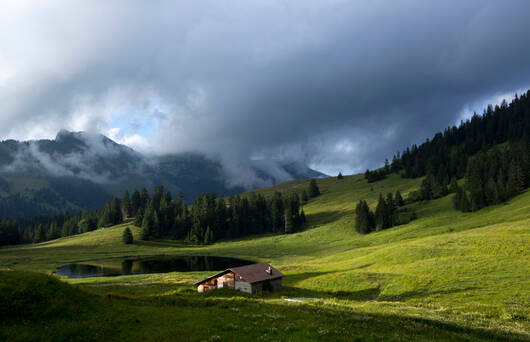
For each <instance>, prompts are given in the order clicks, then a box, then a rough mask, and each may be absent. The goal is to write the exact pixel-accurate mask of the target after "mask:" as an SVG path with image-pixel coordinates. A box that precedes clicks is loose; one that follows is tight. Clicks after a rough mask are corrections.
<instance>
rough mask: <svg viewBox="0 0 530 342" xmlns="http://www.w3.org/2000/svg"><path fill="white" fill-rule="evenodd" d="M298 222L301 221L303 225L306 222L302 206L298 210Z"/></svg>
mask: <svg viewBox="0 0 530 342" xmlns="http://www.w3.org/2000/svg"><path fill="white" fill-rule="evenodd" d="M300 222H301V223H302V225H304V224H305V222H306V218H305V213H304V208H302V210H301V211H300Z"/></svg>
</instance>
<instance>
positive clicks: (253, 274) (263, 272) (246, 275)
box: [195, 262, 283, 285]
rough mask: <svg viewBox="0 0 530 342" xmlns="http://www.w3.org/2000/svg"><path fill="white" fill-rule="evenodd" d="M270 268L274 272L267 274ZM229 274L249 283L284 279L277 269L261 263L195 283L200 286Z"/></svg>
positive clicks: (232, 269)
mask: <svg viewBox="0 0 530 342" xmlns="http://www.w3.org/2000/svg"><path fill="white" fill-rule="evenodd" d="M269 267H270V268H271V271H272V272H271V274H269V273H268V272H267V270H268V269H269ZM228 272H234V273H235V274H237V275H239V276H240V277H241V278H243V280H244V281H245V282H247V283H258V282H260V281H265V280H274V279H278V278H282V277H283V274H282V272H280V271H278V270H277V269H275V268H274V267H272V266H271V265H269V264H267V263H266V262H260V263H258V264H251V265H247V266H241V267H234V268H229V269H227V270H224V271H223V272H220V273H217V274H216V275H213V276H211V277H208V278H206V279H203V280H201V281H199V282H197V283H195V285H199V284H201V283H203V282H205V281H207V280H210V279H212V278H216V277H219V276H221V275H223V274H225V273H228Z"/></svg>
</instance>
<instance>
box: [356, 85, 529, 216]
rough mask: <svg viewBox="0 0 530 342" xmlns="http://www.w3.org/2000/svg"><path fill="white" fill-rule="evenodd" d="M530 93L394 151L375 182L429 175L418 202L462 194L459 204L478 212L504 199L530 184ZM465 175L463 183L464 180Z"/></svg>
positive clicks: (374, 174)
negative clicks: (395, 175)
mask: <svg viewBox="0 0 530 342" xmlns="http://www.w3.org/2000/svg"><path fill="white" fill-rule="evenodd" d="M529 97H530V91H528V92H527V93H525V94H522V95H521V96H519V95H517V94H516V95H515V98H514V100H513V101H512V102H511V103H510V104H508V103H507V102H506V101H503V102H502V103H501V105H497V106H495V107H493V106H491V105H490V106H488V107H487V109H485V110H484V113H483V114H482V115H478V114H476V113H475V114H474V115H473V117H472V118H471V119H469V120H466V121H463V122H461V124H460V125H459V126H458V127H457V126H452V127H448V128H446V129H445V130H444V131H443V132H439V133H437V134H435V135H434V137H433V138H432V139H427V141H426V142H424V143H423V144H421V145H419V146H417V145H413V146H412V147H410V148H407V149H406V150H404V151H403V152H402V153H401V154H400V153H398V154H396V155H394V158H393V159H392V163H389V162H388V160H387V161H386V162H385V166H384V167H383V168H381V169H379V170H374V171H370V170H367V171H366V173H365V177H366V179H367V180H368V181H369V182H375V181H378V180H381V179H383V178H384V177H386V175H387V174H389V173H392V172H397V173H399V174H400V175H401V177H403V178H417V177H423V176H425V179H424V181H423V183H422V186H421V189H420V191H419V192H418V193H415V194H413V195H412V196H413V199H415V200H430V199H434V198H439V197H442V196H445V195H447V194H448V193H449V192H457V194H458V196H457V197H456V199H455V206H456V207H457V208H458V209H460V210H462V211H475V210H478V209H480V208H483V207H486V206H488V205H492V204H497V203H500V202H503V201H505V200H507V199H509V198H511V197H513V196H515V195H516V194H518V193H519V192H520V191H522V190H523V189H525V188H527V187H528V186H529V185H530V98H529ZM462 178H464V179H465V182H464V184H463V187H462V188H460V187H459V185H458V182H457V180H458V179H462Z"/></svg>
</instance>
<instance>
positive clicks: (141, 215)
mask: <svg viewBox="0 0 530 342" xmlns="http://www.w3.org/2000/svg"><path fill="white" fill-rule="evenodd" d="M143 222H144V208H142V207H139V208H138V211H137V212H136V216H135V218H134V225H135V226H136V227H141V226H142V223H143Z"/></svg>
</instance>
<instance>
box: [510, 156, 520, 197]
mask: <svg viewBox="0 0 530 342" xmlns="http://www.w3.org/2000/svg"><path fill="white" fill-rule="evenodd" d="M524 183H525V180H524V173H523V170H522V168H521V165H520V164H519V163H518V162H517V161H516V160H515V159H514V160H512V161H511V162H510V166H509V167H508V183H507V184H506V195H507V197H513V196H515V195H517V194H518V193H519V192H521V190H523V188H524Z"/></svg>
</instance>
